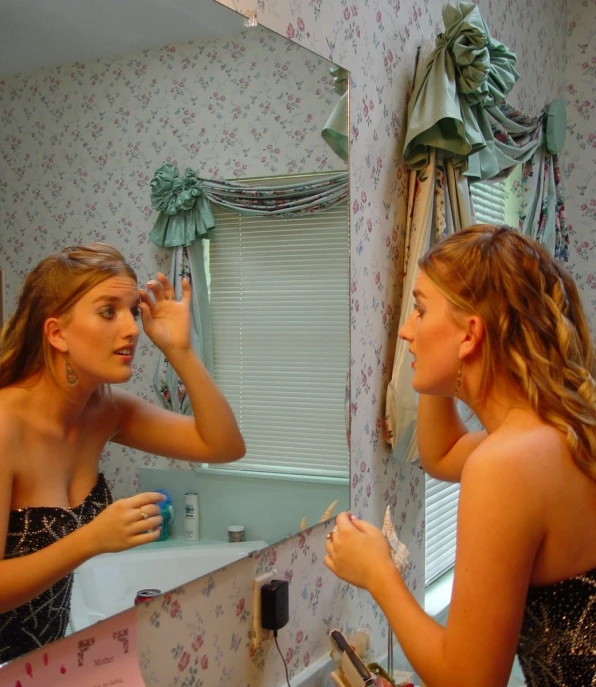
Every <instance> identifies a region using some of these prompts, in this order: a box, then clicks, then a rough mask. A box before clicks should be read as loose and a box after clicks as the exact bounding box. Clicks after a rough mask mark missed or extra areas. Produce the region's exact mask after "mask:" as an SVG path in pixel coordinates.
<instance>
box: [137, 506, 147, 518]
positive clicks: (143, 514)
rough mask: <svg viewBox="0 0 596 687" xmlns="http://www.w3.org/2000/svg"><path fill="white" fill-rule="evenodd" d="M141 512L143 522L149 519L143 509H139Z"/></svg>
mask: <svg viewBox="0 0 596 687" xmlns="http://www.w3.org/2000/svg"><path fill="white" fill-rule="evenodd" d="M139 511H140V513H141V518H143V520H146V519H147V518H148V517H149V516H148V515H147V513H145V511H144V510H143V509H142V508H139Z"/></svg>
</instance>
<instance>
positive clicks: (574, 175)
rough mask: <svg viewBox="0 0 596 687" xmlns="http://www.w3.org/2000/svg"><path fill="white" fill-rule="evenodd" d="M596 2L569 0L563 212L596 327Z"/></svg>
mask: <svg viewBox="0 0 596 687" xmlns="http://www.w3.org/2000/svg"><path fill="white" fill-rule="evenodd" d="M594 27H596V3H595V2H594V1H593V0H569V16H568V21H567V51H568V58H567V145H566V150H565V163H564V171H565V175H564V176H565V179H564V183H565V191H566V197H567V200H566V215H567V221H568V222H569V231H570V236H571V246H570V250H569V266H570V269H571V271H572V274H573V276H574V278H575V280H576V282H577V285H578V287H579V289H580V293H581V295H582V300H583V303H584V306H585V308H586V310H587V312H588V315H589V317H590V324H591V329H592V332H593V333H595V332H596V262H595V258H596V252H595V250H596V241H595V239H594V230H595V228H596V166H595V165H594V160H595V159H596V30H595V29H594Z"/></svg>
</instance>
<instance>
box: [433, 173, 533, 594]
mask: <svg viewBox="0 0 596 687" xmlns="http://www.w3.org/2000/svg"><path fill="white" fill-rule="evenodd" d="M520 183H521V165H517V166H516V167H515V168H514V169H513V171H512V173H511V174H510V175H509V176H508V177H507V178H506V179H504V180H499V181H493V182H490V181H485V182H476V183H474V184H470V190H471V195H472V204H473V206H474V214H475V215H476V221H477V222H486V223H491V224H507V225H509V226H512V227H517V226H518V225H519V212H520V202H519V195H518V193H517V190H518V189H519V185H520ZM460 415H461V416H462V417H463V418H464V419H465V420H466V421H467V422H466V423H467V424H468V425H470V424H471V423H472V422H474V420H473V419H472V420H469V419H468V418H469V410H468V409H467V408H466V407H465V406H463V404H462V405H461V408H460ZM478 428H479V427H473V428H472V427H471V429H472V430H475V429H478ZM458 498H459V484H453V483H451V482H442V481H440V480H437V479H434V477H429V476H428V475H427V476H426V518H425V520H426V545H425V561H426V575H425V581H426V586H427V587H428V586H429V585H431V584H432V583H433V582H435V581H438V580H440V578H441V577H442V576H444V575H445V576H446V575H448V574H449V573H450V571H451V570H452V568H453V564H454V562H455V528H456V519H457V502H458Z"/></svg>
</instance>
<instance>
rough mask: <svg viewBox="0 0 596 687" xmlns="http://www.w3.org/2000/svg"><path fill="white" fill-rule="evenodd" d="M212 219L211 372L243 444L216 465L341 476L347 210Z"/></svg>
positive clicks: (344, 471)
mask: <svg viewBox="0 0 596 687" xmlns="http://www.w3.org/2000/svg"><path fill="white" fill-rule="evenodd" d="M214 215H215V220H216V227H217V228H216V229H215V231H214V232H213V234H212V238H211V240H210V241H209V244H210V245H209V258H208V267H209V279H210V287H209V291H210V302H211V316H212V326H213V345H214V364H215V370H214V374H215V380H216V382H217V384H218V385H219V387H220V388H221V390H222V391H223V393H224V394H225V396H226V398H227V399H228V401H229V403H230V405H231V406H232V408H233V410H234V413H235V414H236V418H237V420H238V422H239V424H240V428H241V430H242V433H243V435H244V437H245V440H246V445H247V453H246V456H245V457H244V458H242V459H241V460H240V461H238V462H236V463H233V464H230V465H228V466H221V467H227V468H228V469H236V470H252V471H255V470H256V471H261V472H275V473H289V474H295V475H314V476H321V477H341V478H346V479H347V478H348V477H349V459H348V447H347V441H346V429H345V409H344V408H345V388H346V381H347V374H348V373H349V368H350V365H349V362H350V332H349V328H350V312H349V305H350V303H349V233H350V232H349V207H348V203H347V202H344V203H341V204H338V205H336V206H334V207H332V208H331V209H329V210H326V211H325V212H319V213H313V214H309V215H303V216H298V217H293V218H289V219H288V218H286V219H284V218H281V217H259V216H243V215H239V214H237V213H234V212H230V211H228V210H225V209H223V208H221V207H215V208H214ZM218 467H219V466H218Z"/></svg>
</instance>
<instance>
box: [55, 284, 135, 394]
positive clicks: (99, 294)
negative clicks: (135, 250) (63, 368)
mask: <svg viewBox="0 0 596 687" xmlns="http://www.w3.org/2000/svg"><path fill="white" fill-rule="evenodd" d="M139 315H140V310H139V290H138V288H137V284H136V282H135V281H134V280H133V279H131V278H130V277H128V276H125V275H123V276H117V277H110V278H109V279H106V280H105V281H103V282H100V283H99V284H97V286H94V287H93V288H92V289H90V290H89V291H88V292H87V293H86V294H85V295H84V296H83V297H82V298H81V299H80V300H79V301H77V303H76V304H75V305H74V306H73V308H72V310H71V311H70V313H69V315H68V320H67V322H66V324H64V325H63V326H62V335H63V338H64V340H65V341H66V344H67V346H68V349H67V353H68V356H69V359H70V362H71V364H72V367H73V368H74V370H75V372H76V373H77V375H78V376H79V379H80V381H87V382H88V383H90V384H97V383H99V384H106V383H107V384H118V383H121V382H126V381H128V380H129V379H130V376H131V374H132V361H133V357H134V354H135V348H136V345H137V341H138V338H139V334H140V329H139V326H138V324H137V319H138V317H139Z"/></svg>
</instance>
